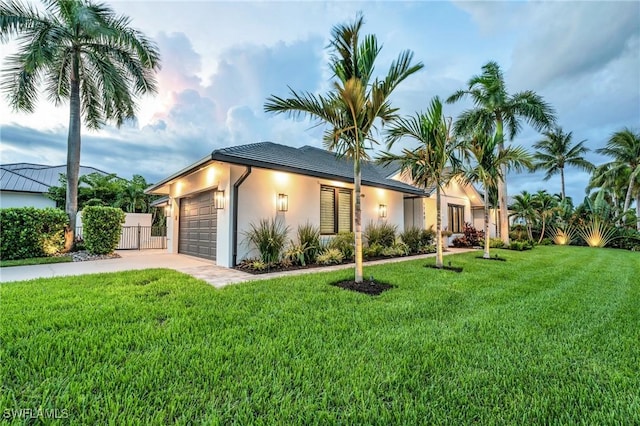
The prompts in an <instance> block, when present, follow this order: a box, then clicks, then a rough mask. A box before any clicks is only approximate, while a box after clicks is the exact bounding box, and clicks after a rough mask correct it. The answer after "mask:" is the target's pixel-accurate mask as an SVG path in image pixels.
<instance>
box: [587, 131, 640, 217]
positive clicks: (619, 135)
mask: <svg viewBox="0 0 640 426" xmlns="http://www.w3.org/2000/svg"><path fill="white" fill-rule="evenodd" d="M596 152H597V153H599V154H605V155H608V156H610V157H613V161H611V162H609V163H607V165H608V167H609V168H610V171H611V172H614V171H621V170H628V171H629V179H628V181H627V185H626V186H627V191H626V195H625V198H624V206H623V208H622V210H623V213H626V212H627V211H628V210H629V207H630V206H631V196H632V195H633V191H634V188H635V187H636V185H638V184H637V182H636V181H637V179H638V178H639V175H640V133H637V132H633V131H632V130H631V129H629V128H625V129H623V130H620V131H618V132H615V133H614V134H613V135H611V137H610V138H609V141H608V142H607V146H605V147H604V148H600V149H597V150H596ZM639 198H640V197H639ZM639 211H640V206H636V212H639ZM636 217H640V214H638V213H636ZM637 228H638V230H640V220H638V222H637Z"/></svg>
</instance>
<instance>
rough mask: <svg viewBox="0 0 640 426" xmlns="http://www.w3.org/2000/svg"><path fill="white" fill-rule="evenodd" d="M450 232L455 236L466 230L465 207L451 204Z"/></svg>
mask: <svg viewBox="0 0 640 426" xmlns="http://www.w3.org/2000/svg"><path fill="white" fill-rule="evenodd" d="M448 208H449V210H448V216H449V231H451V232H453V233H454V234H459V233H462V232H463V230H464V206H457V205H455V204H449V206H448Z"/></svg>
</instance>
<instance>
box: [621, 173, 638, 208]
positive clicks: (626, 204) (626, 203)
mask: <svg viewBox="0 0 640 426" xmlns="http://www.w3.org/2000/svg"><path fill="white" fill-rule="evenodd" d="M638 173H640V166H637V167H636V168H635V170H634V171H633V172H632V173H631V176H629V186H628V187H627V195H626V197H624V209H623V210H622V213H623V214H625V213H626V212H627V210H629V207H631V194H633V184H634V182H635V180H636V177H638Z"/></svg>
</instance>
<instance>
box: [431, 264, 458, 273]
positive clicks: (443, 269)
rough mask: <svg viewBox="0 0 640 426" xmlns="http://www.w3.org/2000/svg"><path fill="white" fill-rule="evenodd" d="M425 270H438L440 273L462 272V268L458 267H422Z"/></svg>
mask: <svg viewBox="0 0 640 426" xmlns="http://www.w3.org/2000/svg"><path fill="white" fill-rule="evenodd" d="M424 266H425V268H431V269H439V270H441V271H452V272H458V273H460V272H462V268H461V267H460V266H443V267H442V268H439V267H437V266H436V265H424Z"/></svg>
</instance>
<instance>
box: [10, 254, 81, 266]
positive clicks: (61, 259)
mask: <svg viewBox="0 0 640 426" xmlns="http://www.w3.org/2000/svg"><path fill="white" fill-rule="evenodd" d="M66 262H73V257H71V256H50V257H30V258H28V259H15V260H0V267H2V268H6V267H9V266H26V265H45V264H50V263H66Z"/></svg>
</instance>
